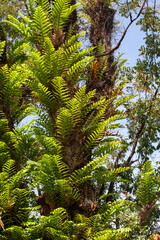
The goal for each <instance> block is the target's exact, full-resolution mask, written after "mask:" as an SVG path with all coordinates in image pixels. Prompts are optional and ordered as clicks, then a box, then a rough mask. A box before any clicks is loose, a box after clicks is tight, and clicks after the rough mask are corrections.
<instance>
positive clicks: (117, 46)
mask: <svg viewBox="0 0 160 240" xmlns="http://www.w3.org/2000/svg"><path fill="white" fill-rule="evenodd" d="M145 3H146V0H144V2H143V4H142V6H141V8H140V10H139V13H138V14H137V16H136V17H135V18H134V19H132V17H131V16H130V23H129V24H128V26H127V27H126V29H125V31H124V32H123V34H122V37H121V38H120V40H119V42H118V43H117V45H116V46H115V47H114V48H112V49H111V50H110V51H109V52H106V53H103V54H99V55H96V57H97V58H99V57H103V56H106V55H109V54H111V53H113V52H114V51H115V50H117V49H118V48H119V47H120V45H121V43H122V41H123V39H124V37H125V35H126V33H127V31H128V29H129V27H130V26H131V25H132V23H133V22H135V21H136V20H137V19H138V18H139V16H140V15H141V13H142V11H143V8H144V5H145Z"/></svg>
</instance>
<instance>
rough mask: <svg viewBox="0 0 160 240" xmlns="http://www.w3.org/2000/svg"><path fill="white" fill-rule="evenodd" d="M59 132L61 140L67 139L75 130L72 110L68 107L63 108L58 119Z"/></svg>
mask: <svg viewBox="0 0 160 240" xmlns="http://www.w3.org/2000/svg"><path fill="white" fill-rule="evenodd" d="M56 127H57V134H58V136H59V138H60V139H61V140H65V139H66V138H67V137H68V136H70V134H71V132H72V131H73V128H74V126H73V120H72V114H71V111H70V110H69V109H67V108H61V109H60V110H59V112H58V115H57V121H56Z"/></svg>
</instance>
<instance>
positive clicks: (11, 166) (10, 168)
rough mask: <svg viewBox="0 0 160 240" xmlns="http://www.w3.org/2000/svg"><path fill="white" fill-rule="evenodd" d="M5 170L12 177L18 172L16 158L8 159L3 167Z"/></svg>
mask: <svg viewBox="0 0 160 240" xmlns="http://www.w3.org/2000/svg"><path fill="white" fill-rule="evenodd" d="M2 171H3V172H6V173H7V174H8V177H11V176H12V175H14V174H15V173H16V166H15V161H14V160H8V161H7V162H6V163H5V164H4V165H3V168H2Z"/></svg>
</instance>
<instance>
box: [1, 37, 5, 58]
mask: <svg viewBox="0 0 160 240" xmlns="http://www.w3.org/2000/svg"><path fill="white" fill-rule="evenodd" d="M5 45H6V42H5V41H3V42H0V57H1V55H2V53H3V51H4V48H5Z"/></svg>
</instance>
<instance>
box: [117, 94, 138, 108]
mask: <svg viewBox="0 0 160 240" xmlns="http://www.w3.org/2000/svg"><path fill="white" fill-rule="evenodd" d="M133 97H134V96H133V95H131V96H124V97H121V98H120V99H116V100H115V101H114V105H115V108H118V107H119V106H122V105H123V104H124V103H126V102H129V101H130V100H131V99H133Z"/></svg>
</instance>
